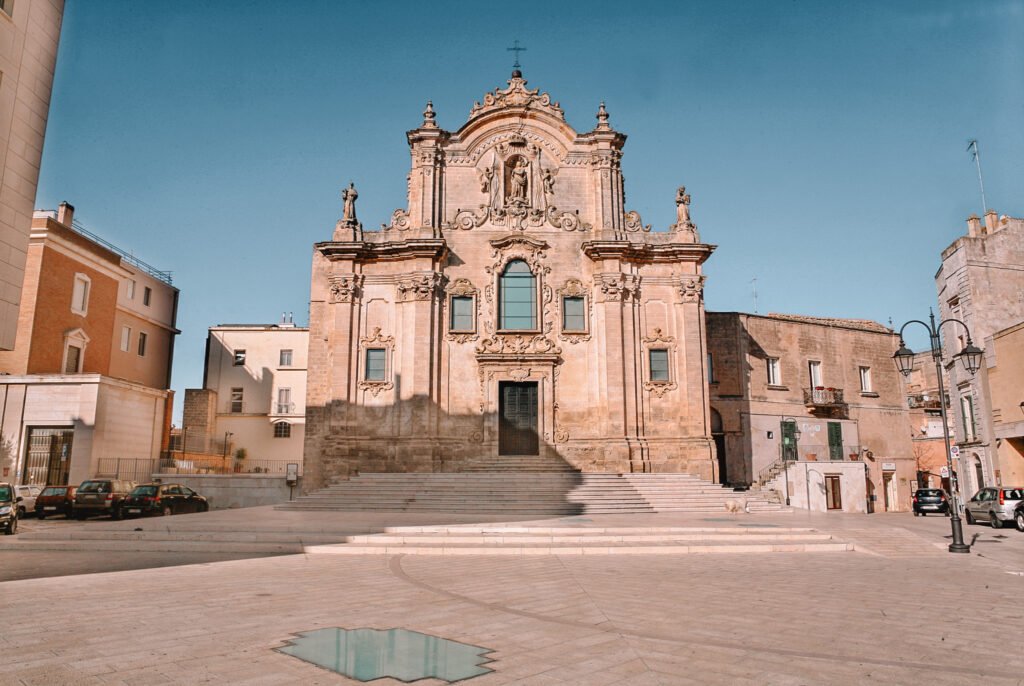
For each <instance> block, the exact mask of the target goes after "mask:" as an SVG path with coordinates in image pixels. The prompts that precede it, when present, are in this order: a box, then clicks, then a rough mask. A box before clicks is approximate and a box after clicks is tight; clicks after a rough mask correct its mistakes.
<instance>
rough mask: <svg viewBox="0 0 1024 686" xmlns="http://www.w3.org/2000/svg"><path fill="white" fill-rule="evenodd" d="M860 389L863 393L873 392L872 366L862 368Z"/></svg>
mask: <svg viewBox="0 0 1024 686" xmlns="http://www.w3.org/2000/svg"><path fill="white" fill-rule="evenodd" d="M860 390H861V393H870V392H871V367H861V368H860Z"/></svg>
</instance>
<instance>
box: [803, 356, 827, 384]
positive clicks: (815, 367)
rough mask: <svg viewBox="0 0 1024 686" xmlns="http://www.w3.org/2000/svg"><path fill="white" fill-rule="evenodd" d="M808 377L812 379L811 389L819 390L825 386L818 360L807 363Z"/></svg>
mask: <svg viewBox="0 0 1024 686" xmlns="http://www.w3.org/2000/svg"><path fill="white" fill-rule="evenodd" d="M807 375H808V376H809V377H810V379H811V388H817V387H818V386H824V385H825V382H824V381H822V378H821V362H818V361H816V360H810V361H809V362H808V363H807Z"/></svg>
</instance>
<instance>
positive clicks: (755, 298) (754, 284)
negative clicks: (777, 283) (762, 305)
mask: <svg viewBox="0 0 1024 686" xmlns="http://www.w3.org/2000/svg"><path fill="white" fill-rule="evenodd" d="M750 283H751V285H752V286H753V289H754V314H757V277H756V276H755V277H754V278H752V279H751V280H750Z"/></svg>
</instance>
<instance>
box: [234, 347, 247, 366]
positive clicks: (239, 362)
mask: <svg viewBox="0 0 1024 686" xmlns="http://www.w3.org/2000/svg"><path fill="white" fill-rule="evenodd" d="M234 356H235V361H234V366H235V367H241V366H243V365H244V364H245V351H244V350H236V351H235V353H234Z"/></svg>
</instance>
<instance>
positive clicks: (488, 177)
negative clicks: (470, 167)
mask: <svg viewBox="0 0 1024 686" xmlns="http://www.w3.org/2000/svg"><path fill="white" fill-rule="evenodd" d="M493 181H494V170H493V169H491V168H490V167H485V168H484V170H483V171H482V172H480V192H481V193H489V192H490V190H491V183H493Z"/></svg>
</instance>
